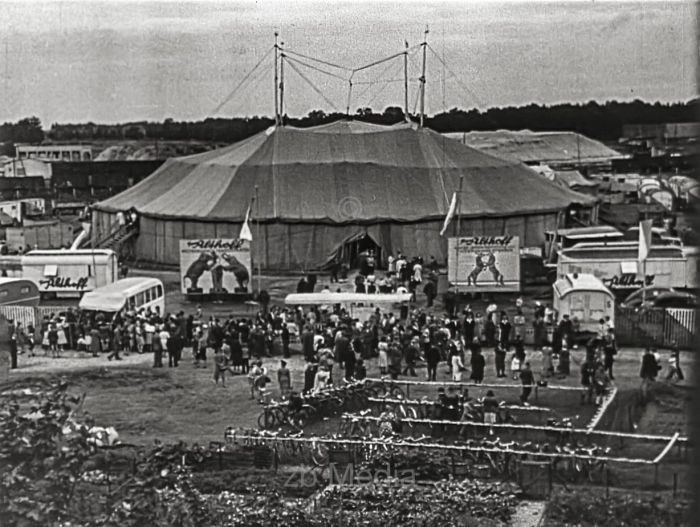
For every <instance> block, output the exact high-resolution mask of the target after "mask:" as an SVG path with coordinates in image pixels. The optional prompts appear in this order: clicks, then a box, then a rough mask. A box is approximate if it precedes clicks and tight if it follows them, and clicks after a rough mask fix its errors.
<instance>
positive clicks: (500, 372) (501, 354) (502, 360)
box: [494, 344, 506, 377]
mask: <svg viewBox="0 0 700 527" xmlns="http://www.w3.org/2000/svg"><path fill="white" fill-rule="evenodd" d="M494 355H495V358H496V377H505V376H506V350H505V349H503V348H502V347H501V346H500V345H498V344H497V345H496V351H495V354H494Z"/></svg>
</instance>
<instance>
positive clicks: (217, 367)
mask: <svg viewBox="0 0 700 527" xmlns="http://www.w3.org/2000/svg"><path fill="white" fill-rule="evenodd" d="M227 362H228V359H227V358H226V354H225V353H224V351H223V350H222V349H221V348H217V350H216V353H214V384H219V379H221V386H224V387H225V386H226V370H227V369H228V364H227Z"/></svg>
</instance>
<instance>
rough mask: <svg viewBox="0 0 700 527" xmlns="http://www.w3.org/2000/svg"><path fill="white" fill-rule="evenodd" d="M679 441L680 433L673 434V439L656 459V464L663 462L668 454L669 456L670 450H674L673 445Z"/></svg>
mask: <svg viewBox="0 0 700 527" xmlns="http://www.w3.org/2000/svg"><path fill="white" fill-rule="evenodd" d="M678 439H680V433H679V432H676V433H675V434H673V437H672V438H671V440H670V441H669V442H668V444H667V445H666V447H665V448H664V449H663V450H662V451H661V453H660V454H659V455H658V456H656V457H655V458H654V464H656V463H658V462H659V461H661V460H662V459H663V458H664V457H665V456H666V454H668V452H669V450H671V449H672V448H673V445H675V444H676V441H678Z"/></svg>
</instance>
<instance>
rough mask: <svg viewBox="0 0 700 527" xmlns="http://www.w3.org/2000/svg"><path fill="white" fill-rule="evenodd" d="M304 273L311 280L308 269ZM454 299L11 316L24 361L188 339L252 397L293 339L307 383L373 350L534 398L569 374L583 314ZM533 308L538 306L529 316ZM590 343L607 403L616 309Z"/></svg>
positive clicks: (174, 359) (185, 343)
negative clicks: (518, 388) (437, 308)
mask: <svg viewBox="0 0 700 527" xmlns="http://www.w3.org/2000/svg"><path fill="white" fill-rule="evenodd" d="M364 265H365V267H366V268H362V269H361V274H360V275H359V276H360V277H361V278H362V280H363V286H365V285H366V284H367V283H370V284H374V283H375V278H374V277H375V275H374V273H375V270H374V268H373V267H372V265H371V259H370V263H369V264H367V262H365V264H364ZM425 267H426V268H427V272H428V273H429V276H431V277H432V278H425V277H424V271H423V269H424V265H423V263H422V259H420V258H414V259H412V260H411V261H408V260H407V259H406V258H404V257H403V256H402V255H401V254H400V253H399V255H398V256H397V257H396V258H394V257H390V258H389V270H388V272H387V274H386V276H385V277H384V278H382V279H381V280H380V281H379V283H380V284H382V285H381V287H383V284H384V283H386V282H387V281H388V282H390V284H391V285H390V286H388V287H390V290H391V291H402V288H403V290H405V291H410V290H413V291H414V292H415V290H416V288H417V284H420V283H422V282H423V281H424V280H428V281H430V280H433V279H434V278H435V277H436V276H437V272H438V269H437V263H436V262H435V261H434V259H432V260H431V262H430V263H429V264H428V265H427V266H425ZM365 273H367V274H365ZM304 281H306V283H307V285H308V282H309V281H308V279H306V278H305V279H304ZM314 281H315V280H314ZM359 282H360V280H359V279H358V280H356V288H360V283H359ZM328 287H329V286H326V287H325V288H324V289H325V290H328ZM387 291H389V290H387ZM445 300H446V302H445V312H444V314H443V315H437V314H435V313H434V310H432V309H430V306H431V302H430V301H428V302H427V305H426V308H415V309H410V310H409V308H408V307H407V306H404V307H403V308H402V309H401V310H400V312H398V313H393V312H387V311H385V312H382V311H380V310H379V309H376V311H375V312H374V313H372V315H371V316H369V318H368V319H367V320H365V321H360V320H358V319H356V318H355V319H353V318H352V317H351V316H350V315H349V313H348V312H347V311H346V310H345V309H343V308H342V307H341V306H340V305H328V306H314V307H312V308H311V309H307V310H304V309H302V308H301V307H297V308H293V307H279V306H269V307H268V306H267V305H265V308H264V309H263V310H261V311H260V312H259V313H258V314H257V315H256V316H255V317H251V318H240V317H239V318H236V317H234V316H233V315H230V316H229V317H228V318H217V317H214V316H205V315H204V312H203V309H202V307H201V306H198V307H197V309H196V312H195V313H191V314H189V315H186V314H185V313H184V312H183V311H180V312H178V313H170V314H168V313H164V314H161V313H160V311H159V310H158V309H157V308H156V310H155V311H151V310H143V309H141V310H139V311H123V312H121V313H119V314H118V315H117V316H114V317H110V316H108V315H107V314H94V313H91V314H89V315H85V314H82V315H81V314H79V313H78V312H77V311H75V310H73V309H71V308H68V309H67V310H66V312H64V313H61V315H60V316H58V315H48V316H45V317H44V318H43V320H42V321H41V323H40V324H37V326H36V327H33V326H31V325H30V326H27V327H26V328H25V327H23V326H22V325H21V324H20V323H17V324H13V326H12V342H13V348H15V352H16V353H15V359H14V361H13V366H14V367H16V354H17V353H19V354H22V353H27V354H28V355H33V354H36V353H37V351H38V350H43V351H44V353H46V354H49V353H50V354H51V355H52V356H53V357H59V356H60V355H61V352H62V350H63V349H71V350H73V349H77V350H82V351H85V352H87V353H91V354H92V355H93V356H100V355H102V354H104V355H105V356H106V358H107V359H108V360H121V358H122V354H124V353H139V354H141V353H152V354H153V367H155V368H162V367H164V366H165V360H166V358H167V365H168V367H174V368H177V367H178V366H179V364H180V362H181V360H182V357H183V351H184V350H187V351H188V352H191V354H192V357H193V363H194V367H206V365H207V363H208V362H213V370H214V375H213V381H214V382H216V383H217V384H218V383H221V384H222V385H225V382H226V376H227V374H232V375H246V376H248V378H249V380H250V389H251V397H260V396H261V394H263V393H265V386H266V385H267V384H268V383H270V382H271V379H270V377H269V375H268V371H267V368H265V367H264V366H263V364H262V359H263V358H268V357H272V356H274V355H281V356H282V358H285V359H286V358H289V357H290V344H291V343H292V342H293V341H294V342H295V343H296V342H298V346H299V347H300V348H301V350H300V351H301V354H302V356H303V358H304V361H305V366H304V379H303V388H302V390H301V391H303V392H311V391H318V390H321V389H323V388H324V387H326V386H328V385H330V384H333V383H335V382H336V381H337V379H338V377H341V376H342V378H344V379H345V380H347V381H351V380H359V379H363V378H365V377H366V376H367V364H368V360H369V359H375V358H376V365H377V368H378V372H377V373H378V374H379V375H380V376H384V375H387V376H390V377H391V378H392V379H398V378H399V377H400V376H409V377H418V371H417V370H418V365H419V364H421V365H422V364H425V366H426V369H425V374H424V378H425V380H428V381H436V380H437V379H438V366H439V365H440V364H441V363H442V364H444V365H445V366H446V372H447V374H448V375H449V378H450V380H452V381H456V382H462V381H463V380H469V381H470V382H473V383H477V384H479V383H482V382H483V381H484V379H485V377H486V376H487V374H488V375H491V374H492V375H493V376H494V377H496V378H505V377H507V376H508V375H510V376H511V377H512V380H513V381H516V382H519V383H521V384H522V392H521V397H520V400H521V403H522V404H528V398H529V395H530V393H531V391H532V388H533V386H534V385H535V384H536V383H537V382H547V379H548V378H550V377H558V378H565V377H568V376H570V375H571V350H572V349H574V347H576V346H577V343H576V340H575V339H576V336H577V334H578V328H577V321H576V320H575V319H571V318H570V317H569V316H568V315H563V316H561V317H558V316H557V314H556V313H555V312H554V310H553V309H552V308H551V307H550V306H549V305H543V304H542V303H541V302H534V305H533V306H529V308H531V309H526V308H525V306H524V305H523V304H524V303H523V300H522V299H521V298H518V299H516V301H515V302H514V304H513V305H511V306H507V307H506V308H505V309H499V308H498V307H497V306H496V305H495V304H491V305H489V306H488V307H486V309H485V310H484V312H483V313H482V312H480V311H476V310H473V309H472V308H471V307H470V306H466V307H464V308H463V309H462V310H461V312H460V313H457V312H456V305H452V304H450V303H449V302H448V300H449V299H448V298H447V297H446V298H445ZM525 311H527V312H528V313H532V315H531V317H532V319H531V320H528V318H527V317H526V316H525V314H524V313H525ZM509 312H510V314H509ZM528 333H530V335H528ZM526 338H528V339H529V343H528V347H529V348H531V349H532V350H534V351H539V352H541V357H542V368H541V370H540V371H537V372H535V371H533V368H532V366H531V363H530V360H529V358H528V351H526V345H525V341H526ZM582 344H584V345H585V350H586V353H585V359H584V360H583V362H582V363H581V364H580V383H581V386H582V389H583V396H582V401H583V402H585V403H590V404H600V402H601V400H602V398H603V396H604V394H605V393H606V392H607V390H608V389H609V386H610V383H611V382H612V381H613V380H614V378H615V377H614V363H615V357H616V354H617V345H616V342H615V332H614V328H613V327H612V324H611V321H610V319H609V317H608V318H604V319H601V320H600V322H599V326H598V328H597V334H596V335H595V336H594V337H593V338H590V339H589V340H588V341H587V342H585V343H582ZM652 355H653V354H652ZM646 356H647V354H645V360H647V362H648V360H649V359H646ZM659 361H660V359H657V364H658V363H659ZM507 366H509V367H508V368H507ZM658 369H659V368H657V369H656V370H655V371H654V372H653V373H654V375H652V374H651V372H652V370H654V368H652V367H651V366H650V365H649V364H647V365H645V366H644V367H643V372H642V375H641V377H642V379H644V380H645V383H644V386H647V385H648V384H649V380H650V379H654V378H655V377H656V374H657V373H658ZM507 370H510V371H509V372H507ZM279 372H282V373H281V375H282V376H281V377H280V378H279V379H278V382H279V384H280V391H281V392H282V393H283V395H285V396H286V395H288V393H290V392H291V385H292V382H291V373H290V372H289V369H288V368H287V365H286V363H284V364H282V365H281V366H280V368H279V369H278V373H279ZM487 372H490V373H487ZM669 376H675V377H677V378H682V372H681V370H680V363H679V360H678V352H677V350H676V351H675V354H674V355H673V356H672V358H671V362H670V372H669Z"/></svg>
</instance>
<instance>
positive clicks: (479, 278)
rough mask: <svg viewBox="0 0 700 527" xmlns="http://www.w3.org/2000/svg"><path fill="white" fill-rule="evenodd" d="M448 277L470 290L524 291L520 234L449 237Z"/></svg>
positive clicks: (451, 281)
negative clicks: (521, 276) (521, 272)
mask: <svg viewBox="0 0 700 527" xmlns="http://www.w3.org/2000/svg"><path fill="white" fill-rule="evenodd" d="M447 248H448V257H447V278H448V280H449V282H450V283H452V284H455V285H457V286H459V288H460V289H463V290H467V291H483V292H488V291H520V239H519V238H518V237H517V236H508V235H505V236H464V237H460V238H449V239H448V240H447Z"/></svg>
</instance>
